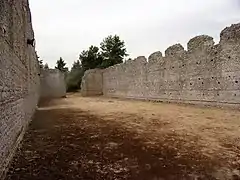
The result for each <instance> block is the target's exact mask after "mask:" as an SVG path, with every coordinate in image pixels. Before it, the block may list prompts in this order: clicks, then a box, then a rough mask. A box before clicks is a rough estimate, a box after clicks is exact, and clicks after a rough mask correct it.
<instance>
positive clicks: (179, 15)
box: [30, 0, 240, 67]
mask: <svg viewBox="0 0 240 180" xmlns="http://www.w3.org/2000/svg"><path fill="white" fill-rule="evenodd" d="M30 6H31V11H32V21H33V26H34V30H35V36H36V41H37V47H36V48H37V51H38V55H39V56H40V57H41V58H42V59H43V60H44V62H47V63H48V64H49V66H50V67H54V66H55V63H56V61H57V59H59V57H60V56H61V57H63V59H64V60H65V61H66V62H67V65H68V66H69V67H71V65H72V63H73V61H75V60H77V59H78V56H79V54H80V52H81V51H83V50H85V49H87V48H88V47H89V46H90V45H96V46H98V45H99V44H100V42H101V41H102V40H103V39H104V38H105V37H107V36H108V35H114V34H117V35H119V36H120V38H121V39H122V40H124V41H125V44H126V47H127V51H128V54H130V57H131V58H135V57H137V56H141V55H144V56H146V57H148V56H149V55H150V54H151V53H152V52H154V51H158V50H160V51H162V52H164V51H165V50H166V48H167V47H168V46H170V45H173V44H176V43H181V44H182V45H183V46H184V47H186V43H187V42H188V41H189V39H190V38H192V37H194V36H196V35H201V34H207V35H210V36H212V37H214V39H215V42H218V41H219V33H220V31H221V30H222V29H223V28H224V27H226V26H229V25H231V24H233V23H239V22H240V0H30Z"/></svg>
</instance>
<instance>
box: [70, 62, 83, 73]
mask: <svg viewBox="0 0 240 180" xmlns="http://www.w3.org/2000/svg"><path fill="white" fill-rule="evenodd" d="M78 69H82V65H81V62H80V61H79V60H77V61H74V62H73V65H72V68H71V71H73V70H78Z"/></svg>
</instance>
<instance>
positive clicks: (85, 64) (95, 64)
mask: <svg viewBox="0 0 240 180" xmlns="http://www.w3.org/2000/svg"><path fill="white" fill-rule="evenodd" d="M126 56H127V53H126V48H125V43H124V41H122V40H120V38H119V36H117V35H114V36H108V37H107V38H105V39H104V40H103V42H102V43H101V44H100V48H98V47H97V46H90V47H89V48H88V49H87V50H84V51H82V52H81V53H80V55H79V60H78V61H75V62H74V63H73V65H72V68H71V71H70V72H68V73H67V77H66V82H67V91H77V90H78V89H79V88H80V85H81V80H82V77H83V75H84V72H85V71H86V70H89V69H95V68H107V67H109V66H113V65H115V64H119V63H122V62H123V59H124V58H125V57H126ZM65 65H66V63H65V62H64V61H63V59H62V58H60V60H58V61H57V66H56V68H57V69H60V70H61V71H63V70H64V69H65Z"/></svg>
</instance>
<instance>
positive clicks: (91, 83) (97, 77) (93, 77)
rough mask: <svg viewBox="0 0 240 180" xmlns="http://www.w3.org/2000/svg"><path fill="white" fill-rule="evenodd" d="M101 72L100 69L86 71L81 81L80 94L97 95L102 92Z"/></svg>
mask: <svg viewBox="0 0 240 180" xmlns="http://www.w3.org/2000/svg"><path fill="white" fill-rule="evenodd" d="M102 73H103V71H102V70H101V69H92V70H89V71H86V73H85V74H84V76H83V78H82V83H81V94H82V95H83V96H97V95H102V94H103V91H102V89H103V87H102V86H103V82H102V81H103V76H102Z"/></svg>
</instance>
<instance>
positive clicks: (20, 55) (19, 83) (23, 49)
mask: <svg viewBox="0 0 240 180" xmlns="http://www.w3.org/2000/svg"><path fill="white" fill-rule="evenodd" d="M33 38H34V33H33V29H32V23H31V15H30V9H29V4H28V1H27V0H9V1H7V0H0V137H1V138H0V179H1V178H2V177H3V175H4V172H5V170H6V167H7V165H8V163H9V161H10V160H11V157H12V155H13V154H14V151H15V149H16V147H17V146H18V144H19V142H20V140H21V138H22V136H23V134H24V132H25V129H26V127H27V125H28V123H29V121H30V120H31V117H32V116H33V113H34V111H35V108H36V105H37V102H38V94H39V92H38V89H39V82H40V81H39V76H38V74H39V67H38V62H37V56H36V53H35V48H34V47H33V46H31V45H28V44H27V39H33Z"/></svg>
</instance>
